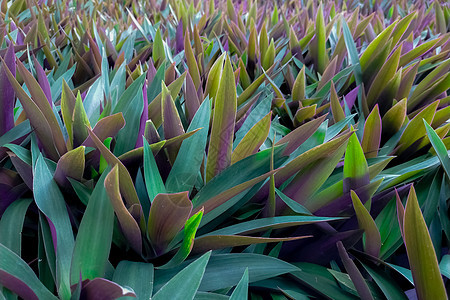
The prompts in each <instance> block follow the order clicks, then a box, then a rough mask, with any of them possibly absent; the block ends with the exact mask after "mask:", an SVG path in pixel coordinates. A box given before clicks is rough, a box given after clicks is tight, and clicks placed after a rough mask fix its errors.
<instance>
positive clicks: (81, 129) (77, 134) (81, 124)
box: [72, 92, 91, 147]
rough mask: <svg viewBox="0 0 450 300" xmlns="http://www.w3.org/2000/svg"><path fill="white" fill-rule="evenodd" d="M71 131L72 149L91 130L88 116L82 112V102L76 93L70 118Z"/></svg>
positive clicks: (80, 142)
mask: <svg viewBox="0 0 450 300" xmlns="http://www.w3.org/2000/svg"><path fill="white" fill-rule="evenodd" d="M72 120H73V123H72V126H73V127H72V130H73V144H72V146H73V147H78V146H80V145H81V144H82V143H83V142H84V140H85V139H86V138H87V137H88V136H89V132H88V128H91V124H90V123H89V119H88V116H87V114H86V111H85V110H84V106H83V100H82V99H81V94H80V92H78V94H77V100H76V102H75V107H74V109H73V116H72Z"/></svg>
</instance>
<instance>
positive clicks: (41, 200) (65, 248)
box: [33, 154, 75, 298]
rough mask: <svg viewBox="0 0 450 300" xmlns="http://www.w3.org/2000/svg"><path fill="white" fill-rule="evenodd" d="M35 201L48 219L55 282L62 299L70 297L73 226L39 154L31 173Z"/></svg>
mask: <svg viewBox="0 0 450 300" xmlns="http://www.w3.org/2000/svg"><path fill="white" fill-rule="evenodd" d="M33 192H34V201H35V202H36V205H37V206H38V208H39V210H40V211H42V213H43V214H45V216H46V217H47V220H48V221H49V225H50V228H51V230H52V240H53V246H54V248H55V252H56V274H57V277H56V283H57V288H58V294H59V295H60V296H61V297H62V298H68V297H70V294H71V292H70V263H71V260H72V253H73V248H74V244H75V243H74V238H73V232H72V225H71V224H70V220H69V214H68V212H67V208H66V203H65V201H64V196H63V195H62V193H61V191H60V190H59V188H58V186H57V184H56V182H55V181H53V174H52V173H51V171H50V169H49V168H48V166H47V164H46V163H45V161H44V158H43V157H42V154H40V155H39V157H38V158H37V160H36V165H35V167H34V171H33Z"/></svg>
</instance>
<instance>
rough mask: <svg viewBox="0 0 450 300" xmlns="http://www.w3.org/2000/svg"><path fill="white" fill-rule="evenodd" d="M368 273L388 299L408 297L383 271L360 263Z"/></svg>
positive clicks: (404, 298)
mask: <svg viewBox="0 0 450 300" xmlns="http://www.w3.org/2000/svg"><path fill="white" fill-rule="evenodd" d="M361 264H362V265H363V267H364V268H365V269H366V271H367V273H369V275H370V277H372V278H373V280H374V281H375V282H376V283H377V285H378V286H379V287H380V289H381V290H382V291H383V293H384V295H385V296H386V298H387V299H388V300H397V299H398V300H402V299H403V300H406V299H408V298H407V297H406V295H405V293H403V292H402V289H401V288H400V287H399V286H398V285H397V284H396V282H395V281H394V280H392V278H390V277H389V276H387V275H386V274H385V273H384V272H382V271H381V270H379V268H375V267H374V268H372V267H369V266H368V265H366V264H364V263H361Z"/></svg>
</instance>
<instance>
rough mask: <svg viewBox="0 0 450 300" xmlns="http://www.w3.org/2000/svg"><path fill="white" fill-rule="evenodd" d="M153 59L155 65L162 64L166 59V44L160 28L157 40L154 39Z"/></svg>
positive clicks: (156, 36)
mask: <svg viewBox="0 0 450 300" xmlns="http://www.w3.org/2000/svg"><path fill="white" fill-rule="evenodd" d="M144 36H145V35H144ZM152 58H153V61H154V62H155V64H161V63H162V62H163V61H164V59H165V58H166V55H165V53H164V44H163V40H162V37H161V30H160V29H159V28H158V30H157V31H156V35H155V38H154V39H153V48H152Z"/></svg>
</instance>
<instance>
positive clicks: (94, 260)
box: [71, 172, 114, 284]
mask: <svg viewBox="0 0 450 300" xmlns="http://www.w3.org/2000/svg"><path fill="white" fill-rule="evenodd" d="M107 174H108V172H103V174H102V176H101V177H100V179H99V180H98V183H97V184H96V185H95V188H94V191H93V192H92V194H91V196H90V197H89V202H88V205H87V208H86V210H85V212H84V215H83V218H82V219H81V224H80V227H79V228H78V234H77V238H76V241H75V249H74V251H73V258H72V267H71V284H76V283H77V282H78V281H79V280H80V274H81V278H82V280H85V279H94V278H96V277H103V276H104V275H105V271H106V265H107V263H108V258H109V252H110V249H111V241H112V234H113V228H114V210H113V208H112V206H111V202H110V201H109V198H108V195H107V193H106V189H105V186H104V185H103V182H104V181H105V178H106V175H107Z"/></svg>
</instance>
